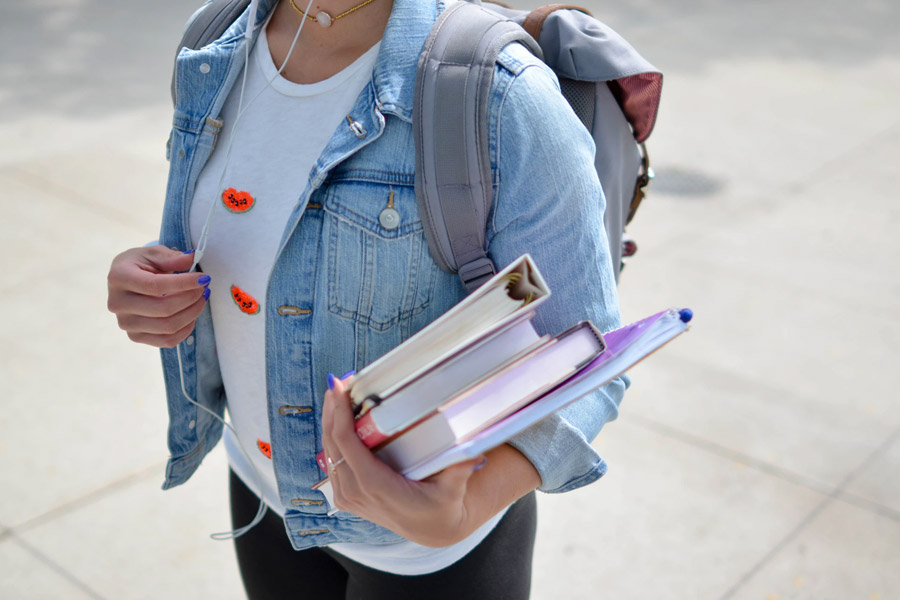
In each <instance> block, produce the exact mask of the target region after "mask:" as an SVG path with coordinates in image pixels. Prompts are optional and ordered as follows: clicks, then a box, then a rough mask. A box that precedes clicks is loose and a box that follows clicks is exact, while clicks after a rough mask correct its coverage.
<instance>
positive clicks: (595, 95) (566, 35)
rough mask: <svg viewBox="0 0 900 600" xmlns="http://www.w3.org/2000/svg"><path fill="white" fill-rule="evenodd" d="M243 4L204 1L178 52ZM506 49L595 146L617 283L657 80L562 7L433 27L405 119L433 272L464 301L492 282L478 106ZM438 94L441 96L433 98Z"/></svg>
mask: <svg viewBox="0 0 900 600" xmlns="http://www.w3.org/2000/svg"><path fill="white" fill-rule="evenodd" d="M248 4H250V0H212V2H210V3H209V4H207V5H206V6H205V7H204V8H203V9H202V10H200V11H198V13H196V14H195V16H194V18H193V19H192V21H191V22H190V23H189V24H188V27H187V28H186V30H185V33H184V36H183V38H182V40H181V44H180V45H179V48H178V52H180V51H181V49H182V48H191V49H198V48H201V47H203V46H205V45H206V44H208V43H210V42H212V41H214V40H216V39H218V38H219V37H220V36H221V35H222V33H224V31H225V30H226V29H227V28H228V27H229V26H230V25H231V24H232V23H233V22H234V20H235V19H237V17H238V16H239V15H241V14H242V13H243V12H244V10H246V8H247V6H248ZM514 42H519V43H521V44H523V45H525V46H526V47H527V48H528V49H529V50H530V51H531V52H532V53H533V54H534V55H535V56H537V57H538V58H541V59H542V60H543V61H544V62H545V63H546V64H547V65H548V66H549V67H550V68H551V69H553V71H554V72H555V73H556V75H557V78H558V79H559V82H560V88H561V90H562V94H563V96H564V97H565V98H566V100H567V101H568V103H569V105H570V106H571V107H572V110H573V111H574V112H575V114H576V115H577V116H578V118H579V119H580V120H581V122H582V123H583V124H584V126H585V127H586V128H587V129H588V131H590V133H591V135H592V137H593V138H594V141H595V144H596V148H597V153H596V156H595V167H596V169H597V173H598V176H599V178H600V181H601V182H602V185H603V192H604V195H605V197H606V212H605V213H604V225H605V228H606V233H607V236H608V239H609V246H610V254H611V256H612V264H613V273H614V275H615V277H616V280H617V281H618V278H619V273H620V271H621V269H622V267H623V266H624V263H625V258H627V257H629V256H631V255H633V254H634V252H635V251H636V249H637V246H636V245H635V244H634V242H633V241H631V240H630V239H629V238H627V236H626V235H625V226H626V225H628V223H630V222H631V220H632V219H633V218H634V215H635V212H636V211H637V209H638V207H639V206H640V204H641V201H642V200H643V198H644V188H645V187H646V186H647V184H648V183H649V182H650V180H651V179H652V177H653V171H652V169H651V168H650V163H649V157H648V155H647V149H646V147H645V145H644V142H645V141H646V139H647V138H648V137H649V136H650V133H651V132H652V130H653V126H654V124H655V122H656V115H657V112H658V109H659V100H660V94H661V91H662V74H661V73H660V72H659V71H658V70H656V69H655V68H654V67H653V66H652V65H651V64H650V63H648V62H647V61H646V60H644V58H642V57H641V56H640V55H639V54H638V53H637V52H636V51H635V50H634V48H632V47H631V46H630V45H629V44H628V42H626V41H625V40H624V39H622V37H621V36H619V35H618V34H617V33H615V32H614V31H613V30H612V29H610V28H609V27H607V26H606V25H604V24H603V23H601V22H599V21H597V20H596V19H594V18H593V17H592V16H591V15H590V13H589V12H588V11H587V10H585V9H583V8H579V7H575V6H568V5H561V4H554V5H548V6H544V7H541V8H537V9H535V10H533V11H530V12H528V11H519V10H514V9H512V8H508V7H505V6H500V5H499V4H490V5H486V4H481V2H480V1H479V0H472V1H460V2H456V3H454V4H452V5H451V6H450V7H449V8H447V9H446V10H445V11H444V12H442V13H441V14H440V15H439V17H438V19H437V21H436V22H435V24H434V26H433V27H432V29H431V33H430V34H429V36H428V39H427V41H426V42H425V48H424V50H423V51H422V54H421V56H420V57H419V64H418V70H417V73H416V87H415V100H414V108H413V126H414V129H415V146H416V148H415V152H416V174H415V186H416V196H417V200H418V204H419V215H420V218H421V219H422V225H423V228H424V231H425V237H426V239H427V241H428V246H429V250H430V252H431V255H432V257H433V258H434V260H435V262H436V263H437V264H438V266H440V267H441V269H443V270H444V271H448V272H452V273H457V274H458V275H459V277H460V280H461V281H462V283H463V285H464V286H465V288H466V291H467V292H471V291H472V290H474V289H475V288H477V287H478V286H479V285H481V283H483V282H485V281H487V280H488V279H489V278H490V277H491V276H493V275H494V273H495V272H496V268H495V266H494V264H493V262H492V261H491V260H490V258H488V256H487V252H486V249H485V232H486V230H487V219H488V215H489V213H490V208H491V203H492V199H493V190H492V187H491V173H490V158H489V156H488V143H487V139H488V136H487V116H486V115H487V99H488V92H489V90H490V85H491V78H492V76H493V72H494V68H495V63H496V59H497V55H498V54H499V52H500V50H502V48H503V47H505V46H506V45H507V44H510V43H514ZM436 89H440V90H441V92H442V93H441V94H435V93H430V92H433V91H434V90H436ZM467 90H468V91H469V92H470V93H466V91H467ZM473 90H474V91H473ZM172 98H173V101H174V98H175V79H174V76H173V79H172ZM460 99H464V101H462V102H461V101H460ZM436 115H440V116H441V118H440V119H436V118H435V116H436ZM447 123H457V124H458V126H455V127H454V126H450V127H448V126H447Z"/></svg>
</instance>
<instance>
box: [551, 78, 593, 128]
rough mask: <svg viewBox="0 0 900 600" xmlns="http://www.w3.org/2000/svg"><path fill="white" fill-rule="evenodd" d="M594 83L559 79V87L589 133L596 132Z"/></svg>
mask: <svg viewBox="0 0 900 600" xmlns="http://www.w3.org/2000/svg"><path fill="white" fill-rule="evenodd" d="M596 86H597V84H596V83H594V82H593V81H576V80H575V79H567V78H565V77H560V78H559V87H560V89H561V90H562V95H563V96H565V98H566V100H567V101H568V102H569V105H570V106H571V107H572V110H574V111H575V114H576V115H577V116H578V118H579V119H580V120H581V122H582V123H584V126H585V127H587V130H588V131H591V132H593V131H594V109H595V100H596V99H595V96H594V94H595V89H594V88H595V87H596Z"/></svg>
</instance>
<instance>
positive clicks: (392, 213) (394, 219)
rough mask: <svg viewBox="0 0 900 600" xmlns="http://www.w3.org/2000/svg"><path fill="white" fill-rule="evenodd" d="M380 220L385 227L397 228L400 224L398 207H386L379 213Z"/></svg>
mask: <svg viewBox="0 0 900 600" xmlns="http://www.w3.org/2000/svg"><path fill="white" fill-rule="evenodd" d="M378 222H379V223H381V226H382V227H384V228H385V229H397V227H399V226H400V213H398V212H397V210H396V209H393V208H386V209H384V210H383V211H381V214H380V215H378Z"/></svg>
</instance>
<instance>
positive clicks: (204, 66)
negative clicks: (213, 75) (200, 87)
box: [200, 63, 209, 75]
mask: <svg viewBox="0 0 900 600" xmlns="http://www.w3.org/2000/svg"><path fill="white" fill-rule="evenodd" d="M200 72H201V73H203V74H204V75H206V74H207V73H209V65H208V64H207V63H203V64H202V65H200Z"/></svg>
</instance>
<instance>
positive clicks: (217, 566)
mask: <svg viewBox="0 0 900 600" xmlns="http://www.w3.org/2000/svg"><path fill="white" fill-rule="evenodd" d="M533 4H536V3H533ZM523 6H524V4H523ZM588 6H589V7H590V8H591V9H592V10H593V12H594V14H596V15H598V16H601V17H602V18H604V19H605V20H606V21H607V22H609V23H610V25H612V26H613V27H614V28H616V29H617V30H619V31H620V32H621V33H622V34H623V35H625V36H626V38H627V39H629V40H630V41H631V42H632V43H633V44H634V45H635V46H636V47H637V48H639V49H640V50H641V51H642V52H643V53H644V55H645V56H646V57H647V58H648V59H650V60H651V62H653V63H655V64H656V65H657V66H658V67H660V68H661V69H662V70H663V71H664V73H665V75H666V80H665V86H664V95H663V107H662V112H661V115H660V120H659V124H658V127H657V129H656V131H655V133H654V136H653V138H652V139H651V144H650V150H651V156H652V158H653V161H654V164H655V167H656V171H657V173H658V178H657V181H656V182H655V183H654V185H653V186H652V188H651V190H650V197H649V199H648V200H647V201H646V204H645V206H644V207H643V209H642V210H641V212H640V213H639V215H638V217H637V219H636V220H635V223H634V224H633V226H632V227H631V228H630V232H631V234H632V235H633V236H634V237H635V238H636V240H637V242H638V244H639V246H640V251H639V253H638V256H637V257H635V259H634V260H633V262H632V263H631V264H630V265H629V266H628V268H627V269H626V270H625V272H624V274H623V279H622V283H621V286H620V291H621V298H622V310H623V317H624V319H625V320H633V319H635V318H639V317H641V316H644V315H645V314H647V313H650V312H651V311H655V310H658V309H660V308H662V307H665V306H668V305H687V306H690V307H692V308H693V309H694V311H695V314H696V315H697V317H696V321H695V325H694V327H693V329H692V331H691V332H690V333H689V334H688V335H686V336H685V337H683V338H682V339H681V340H679V341H678V342H677V343H676V344H673V345H672V346H671V347H670V348H668V349H667V350H665V351H664V352H661V353H659V354H658V355H656V356H655V357H654V358H652V359H651V360H649V361H647V362H646V363H644V364H642V365H640V366H639V367H638V368H636V369H635V370H634V372H633V379H634V385H633V387H632V389H631V390H630V391H629V393H628V396H627V398H626V401H625V403H624V404H623V410H622V414H621V417H620V419H619V420H618V421H616V422H614V423H612V424H610V425H609V426H608V427H606V428H605V429H604V431H603V432H601V434H600V436H599V437H598V439H597V441H596V446H597V448H598V449H599V450H600V452H601V453H602V454H603V455H604V457H605V458H606V459H607V461H608V462H609V463H610V471H609V474H608V475H607V476H606V477H605V478H603V479H602V480H601V481H600V482H598V483H597V484H595V485H592V486H589V487H587V488H583V489H581V490H578V491H576V492H572V493H569V494H564V495H560V496H546V495H542V496H540V497H539V502H540V509H541V513H540V526H539V535H538V545H537V554H536V559H535V578H534V586H533V598H535V599H536V600H551V599H554V600H555V599H556V598H567V599H568V598H571V599H585V600H593V599H597V598H605V597H609V598H623V599H632V598H634V599H643V598H653V599H668V598H672V599H684V598H698V599H739V600H744V599H747V600H750V599H758V600H783V599H788V598H792V599H793V598H796V599H816V600H818V599H826V598H827V599H845V598H846V599H850V598H853V599H864V600H889V599H894V598H900V483H898V481H900V478H898V473H900V402H898V401H897V400H898V394H897V389H898V387H900V373H898V371H900V370H898V356H900V323H898V321H897V318H896V310H897V308H898V306H900V236H897V234H896V231H897V228H898V225H900V208H898V206H900V204H898V202H897V199H898V194H897V189H898V187H900V186H898V184H900V175H898V173H900V171H898V169H897V166H896V165H897V163H898V161H900V112H898V110H897V109H898V107H900V94H898V92H900V37H898V36H897V35H896V31H897V30H898V27H900V7H898V6H897V5H896V4H894V3H890V2H887V1H886V0H862V1H858V2H853V3H849V2H840V1H836V0H825V1H821V2H811V1H807V0H800V1H798V2H791V3H782V2H771V1H769V2H757V3H739V2H709V1H702V0H690V1H688V2H681V3H677V4H675V3H664V2H659V1H657V0H642V1H639V2H632V3H629V4H628V5H627V6H623V5H618V4H614V3H611V2H589V3H588ZM191 10H192V8H191V6H189V5H188V4H185V3H182V2H178V1H176V0H159V1H157V2H154V3H151V4H150V5H135V4H121V3H120V4H113V3H109V2H99V1H97V0H44V1H42V2H25V1H24V0H10V1H8V2H5V3H4V4H3V6H2V7H0V33H2V34H3V39H4V40H6V50H5V51H4V52H3V53H2V54H0V82H2V83H0V108H2V110H0V139H2V140H3V141H4V142H5V143H4V144H2V145H0V185H2V188H3V189H4V191H5V194H4V197H3V199H2V204H0V206H2V215H3V216H2V218H0V255H2V256H3V257H4V260H3V275H2V277H0V290H2V293H3V298H2V309H3V315H4V316H3V318H2V320H0V340H2V342H3V345H4V346H5V347H6V348H7V349H8V351H7V355H6V357H5V360H4V361H3V364H2V366H0V382H2V383H0V385H2V388H0V389H2V392H3V393H2V396H0V406H2V411H0V487H2V490H3V494H2V496H0V598H4V599H5V598H10V599H13V598H14V599H31V598H66V599H69V598H73V599H75V598H104V599H140V598H182V597H185V598H187V597H192V598H197V597H199V598H207V597H216V598H241V597H242V595H243V594H242V590H241V587H240V581H239V578H238V575H237V570H236V564H235V561H234V556H233V551H232V550H231V547H230V545H229V544H228V543H220V542H214V541H212V540H210V539H209V538H208V537H207V534H209V533H212V532H215V531H222V530H225V529H228V528H229V519H228V512H227V506H226V500H225V498H226V497H225V493H226V467H225V460H224V455H223V452H222V451H221V449H217V450H216V451H215V452H214V454H213V455H212V456H211V457H210V458H209V459H208V460H207V461H206V463H205V465H204V467H203V468H202V469H201V470H200V471H199V473H198V474H197V475H196V476H195V478H194V479H192V480H191V481H190V483H189V484H188V485H186V486H183V487H181V488H178V489H175V490H172V491H169V492H165V493H163V492H161V491H160V490H159V486H160V484H161V482H162V473H163V465H164V462H165V458H166V448H165V420H166V415H165V408H164V402H163V395H162V386H161V381H160V377H159V364H158V357H157V353H156V352H155V351H154V350H152V349H150V348H145V347H140V346H136V345H134V344H132V343H130V342H129V341H128V340H127V338H126V337H125V336H124V335H123V334H122V333H121V332H120V331H119V330H118V329H117V328H116V324H115V319H114V318H113V317H112V316H111V315H110V314H108V313H107V312H106V310H105V297H106V290H105V282H104V278H105V275H106V270H107V267H108V264H109V261H110V260H111V258H112V257H113V256H114V255H115V254H116V253H117V252H119V251H121V250H123V249H125V248H128V247H131V246H134V245H139V244H142V243H144V242H145V241H146V240H148V239H152V238H153V237H155V232H156V230H157V227H158V225H157V224H158V220H159V216H160V210H161V203H162V196H163V190H164V185H165V174H166V162H165V157H164V146H165V141H166V137H167V135H168V123H169V120H170V114H169V100H168V77H169V73H170V71H169V70H170V62H171V56H172V52H173V48H174V44H175V43H176V42H177V39H178V37H179V32H180V27H181V25H182V24H183V22H184V20H185V19H186V18H187V16H188V15H189V14H190V12H191Z"/></svg>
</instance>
